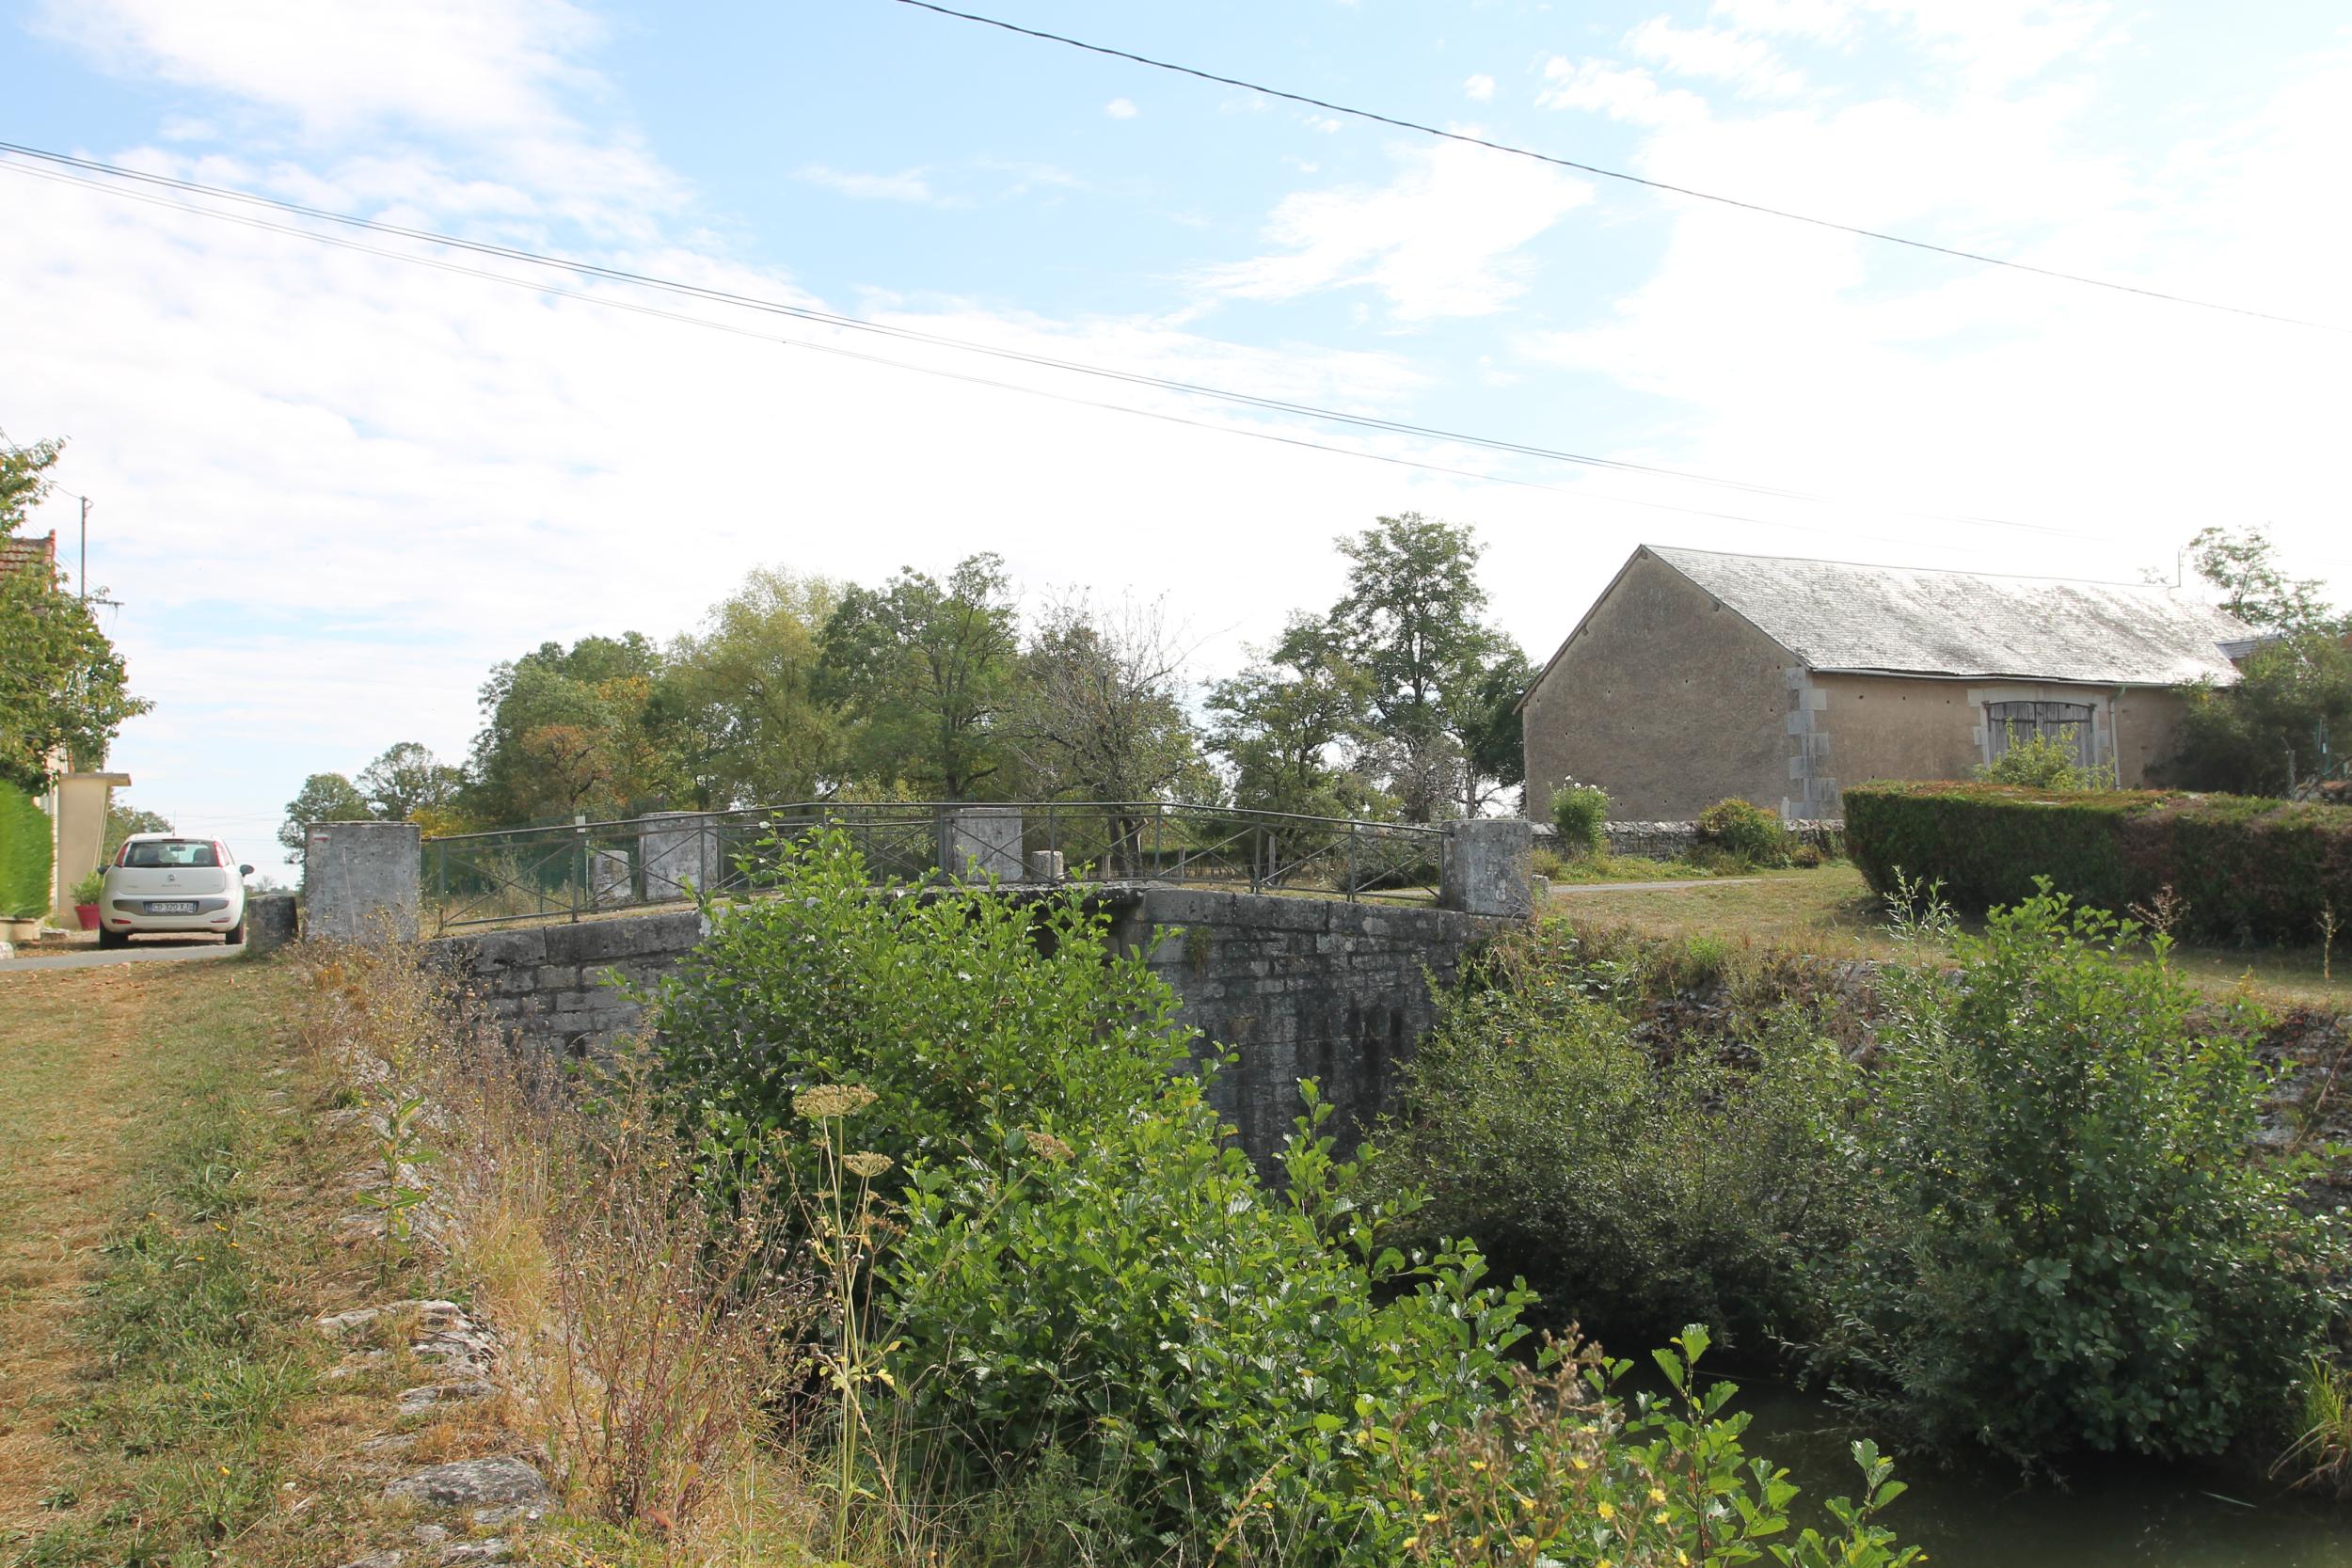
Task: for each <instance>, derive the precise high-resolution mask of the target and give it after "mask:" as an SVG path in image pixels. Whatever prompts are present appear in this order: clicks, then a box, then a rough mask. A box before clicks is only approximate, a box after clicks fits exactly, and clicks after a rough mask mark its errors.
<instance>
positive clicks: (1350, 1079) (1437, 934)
mask: <svg viewBox="0 0 2352 1568" xmlns="http://www.w3.org/2000/svg"><path fill="white" fill-rule="evenodd" d="M1004 896H1021V895H1020V894H1018V893H1012V892H1009V893H1007V894H1006V895H1004ZM1032 896H1033V895H1032ZM1090 896H1091V897H1092V898H1093V900H1094V901H1095V902H1096V904H1097V905H1098V907H1100V908H1102V909H1103V910H1104V911H1105V913H1106V914H1107V915H1108V916H1109V918H1110V920H1111V922H1112V937H1113V940H1114V942H1116V943H1117V945H1118V946H1119V947H1120V949H1121V950H1125V949H1129V948H1133V949H1136V950H1137V951H1139V952H1141V953H1142V955H1143V957H1144V959H1145V961H1146V962H1147V963H1148V964H1149V965H1150V966H1151V968H1152V972H1153V973H1154V974H1158V975H1159V976H1160V977H1161V978H1162V979H1164V980H1166V981H1167V982H1168V985H1169V987H1170V988H1171V989H1172V990H1174V991H1175V992H1176V994H1177V996H1178V998H1179V999H1180V1001H1181V1003H1182V1008H1181V1011H1180V1012H1179V1014H1178V1018H1179V1021H1180V1022H1183V1023H1184V1024H1187V1025H1189V1026H1190V1027H1192V1028H1194V1029H1197V1030H1199V1031H1200V1035H1201V1038H1200V1041H1199V1042H1198V1044H1197V1045H1196V1047H1195V1050H1196V1054H1197V1055H1200V1056H1205V1055H1208V1054H1211V1053H1216V1052H1218V1051H1219V1050H1220V1049H1222V1050H1230V1051H1232V1053H1235V1055H1236V1057H1237V1060H1236V1061H1235V1062H1234V1063H1233V1064H1232V1066H1230V1067H1227V1068H1225V1069H1222V1070H1221V1071H1220V1072H1219V1074H1218V1076H1217V1079H1216V1084H1215V1085H1214V1086H1213V1088H1212V1090H1211V1097H1210V1098H1211V1102H1212V1103H1213V1104H1215V1105H1216V1107H1217V1109H1218V1110H1219V1111H1220V1112H1222V1113H1223V1114H1224V1116H1225V1117H1226V1119H1227V1120H1228V1121H1229V1122H1230V1123H1232V1126H1234V1127H1235V1128H1236V1129H1237V1130H1238V1132H1239V1136H1240V1142H1241V1145H1242V1147H1243V1148H1246V1149H1247V1150H1248V1152H1249V1154H1250V1157H1251V1158H1253V1159H1255V1160H1257V1161H1258V1162H1259V1163H1260V1164H1266V1163H1267V1162H1269V1161H1270V1160H1271V1159H1272V1158H1273V1156H1274V1155H1275V1154H1276V1153H1277V1152H1278V1151H1279V1149H1280V1148H1281V1146H1282V1140H1283V1139H1284V1138H1285V1137H1287V1136H1288V1135H1289V1133H1290V1131H1291V1123H1292V1120H1293V1118H1294V1117H1296V1116H1298V1114H1299V1112H1300V1110H1301V1109H1302V1101H1300V1099H1299V1095H1298V1080H1299V1079H1301V1078H1314V1079H1317V1080H1319V1081H1320V1082H1321V1084H1322V1085H1323V1090H1324V1094H1325V1097H1326V1098H1327V1100H1329V1101H1331V1103H1332V1106H1333V1108H1334V1111H1335V1117H1334V1124H1333V1127H1332V1128H1331V1131H1333V1132H1336V1133H1337V1134H1338V1135H1339V1136H1340V1137H1341V1140H1342V1142H1343V1143H1345V1144H1352V1143H1354V1142H1355V1141H1356V1140H1357V1139H1358V1137H1359V1136H1360V1134H1361V1133H1362V1132H1363V1130H1364V1129H1365V1128H1366V1127H1368V1126H1369V1125H1370V1123H1371V1121H1372V1118H1373V1117H1375V1115H1376V1114H1377V1113H1378V1111H1379V1110H1380V1108H1381V1107H1382V1106H1383V1105H1384V1104H1385V1103H1387V1101H1388V1100H1389V1097H1390V1096H1391V1093H1392V1092H1393V1090H1394V1087H1395V1073H1396V1069H1397V1067H1398V1065H1399V1064H1400V1063H1402V1062H1403V1061H1404V1059H1405V1058H1406V1056H1407V1055H1408V1054H1409V1053H1411V1051H1412V1048H1413V1046H1414V1044H1415V1043H1416V1042H1417V1041H1418V1040H1419V1039H1420V1038H1421V1037H1422V1035H1423V1034H1425V1033H1427V1031H1428V1029H1429V1026H1430V1024H1431V1023H1432V1022H1433V1021H1434V1020H1435V1017H1436V1013H1437V1004H1436V1000H1435V998H1434V996H1433V995H1432V993H1431V990H1430V982H1431V980H1432V979H1433V978H1434V979H1435V980H1437V981H1438V983H1440V984H1443V983H1445V982H1447V981H1450V980H1451V979H1452V978H1453V977H1454V975H1455V974H1457V973H1458V972H1459V970H1460V967H1461V963H1462V959H1463V958H1465V957H1466V956H1467V955H1468V954H1469V953H1470V951H1471V950H1472V949H1473V948H1474V947H1476V946H1477V945H1478V944H1479V943H1480V942H1484V941H1486V939H1488V938H1489V937H1491V936H1493V935H1495V934H1496V933H1498V932H1500V931H1502V930H1505V929H1507V928H1509V927H1512V926H1513V925H1515V924H1517V922H1516V921H1514V920H1512V919H1510V918H1508V917H1504V916H1484V915H1471V914H1463V913H1459V912H1456V911H1452V910H1440V909H1427V908H1413V907H1406V906H1397V905H1382V904H1348V903H1343V902H1340V901H1338V900H1335V899H1327V898H1295V897H1283V896H1280V895H1274V894H1246V893H1223V892H1215V891H1209V890H1203V889H1195V888H1176V887H1166V886H1160V885H1156V884H1148V883H1147V884H1125V885H1115V886H1109V887H1104V888H1101V889H1099V890H1096V891H1094V892H1093V893H1092V894H1091V895H1090ZM721 918H724V916H722V917H721ZM706 932H707V927H705V925H704V924H703V918H702V916H701V914H700V913H698V912H697V911H692V910H688V911H677V912H670V913H661V914H648V915H636V916H630V917H626V918H621V919H613V920H597V921H586V922H582V923H580V924H579V925H551V926H534V927H523V928H519V929H514V930H504V931H487V932H481V933H477V934H472V935H467V936H456V937H442V938H439V939H437V940H436V941H434V942H428V943H426V944H425V947H426V951H427V953H428V954H430V955H432V956H434V957H435V958H437V959H438V960H439V961H440V962H442V963H445V964H447V965H449V966H450V967H451V968H452V969H453V971H454V972H455V974H457V975H458V976H459V978H460V981H461V983H462V985H463V987H464V989H465V990H466V991H467V993H468V994H469V997H470V999H471V1001H472V1005H473V1006H475V1007H477V1008H478V1009H479V1010H480V1014H481V1016H482V1017H484V1018H485V1020H486V1021H488V1022H491V1023H492V1024H493V1025H495V1026H496V1027H498V1028H499V1029H501V1030H502V1031H503V1032H504V1033H505V1034H506V1035H507V1037H509V1038H510V1039H511V1040H512V1041H513V1042H514V1043H515V1045H516V1048H517V1049H520V1050H526V1051H537V1052H546V1053H559V1054H564V1055H575V1056H577V1055H590V1054H595V1053H599V1052H602V1051H605V1050H607V1049H609V1048H610V1047H611V1046H612V1043H613V1042H614V1040H615V1039H617V1038H618V1037H620V1036H622V1035H625V1034H627V1033H628V1032H630V1031H631V1030H634V1029H635V1028H637V1027H638V1025H639V1023H640V1022H641V1015H640V1009H639V1007H638V1006H637V1005H636V1004H635V1003H633V1002H631V1001H630V1000H629V999H628V995H627V994H626V990H625V989H624V984H622V983H626V984H628V985H634V986H638V987H650V986H651V985H652V984H654V983H655V982H657V981H658V980H660V978H661V976H662V975H664V974H667V973H668V972H669V970H670V968H671V967H672V966H673V965H674V964H675V963H676V962H677V960H678V959H679V958H681V957H682V956H684V955H685V954H686V953H688V952H690V951H691V950H692V948H693V947H694V946H695V945H696V944H697V943H698V942H701V940H702V939H703V937H704V935H705V934H706ZM616 980H617V981H618V982H622V983H616Z"/></svg>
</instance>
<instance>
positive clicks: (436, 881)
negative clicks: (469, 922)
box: [433, 838, 449, 931]
mask: <svg viewBox="0 0 2352 1568" xmlns="http://www.w3.org/2000/svg"><path fill="white" fill-rule="evenodd" d="M433 928H434V929H435V930H436V931H446V930H447V929H449V841H448V840H447V839H440V838H437V839H435V840H434V841H433Z"/></svg>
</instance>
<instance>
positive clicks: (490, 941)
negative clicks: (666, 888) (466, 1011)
mask: <svg viewBox="0 0 2352 1568" xmlns="http://www.w3.org/2000/svg"><path fill="white" fill-rule="evenodd" d="M708 929H709V928H708V927H707V926H706V925H704V923H703V917H702V913H701V911H698V910H683V911H669V912H665V913H661V914H641V915H631V916H628V917H626V918H623V919H618V920H591V921H583V922H581V923H580V924H579V925H576V926H568V925H567V926H527V927H517V928H516V929H513V930H505V931H483V932H478V933H475V934H473V935H469V936H461V937H441V938H439V939H437V940H436V941H433V942H426V943H425V944H424V948H425V952H426V954H427V955H428V956H429V957H430V958H434V959H436V960H437V961H439V962H441V963H443V964H445V965H447V966H448V967H449V968H450V969H451V971H452V972H453V973H454V974H456V975H457V977H458V980H459V983H460V985H461V987H462V988H463V990H465V992H466V994H467V997H468V999H469V1003H470V1004H471V1006H473V1007H474V1008H475V1009H476V1010H477V1012H478V1013H479V1015H480V1016H481V1017H483V1018H484V1019H485V1020H487V1021H488V1022H490V1023H492V1024H493V1025H495V1026H496V1027H498V1028H499V1029H500V1030H501V1031H502V1032H503V1033H504V1034H505V1035H506V1036H507V1037H509V1038H510V1039H511V1040H513V1041H514V1042H515V1043H516V1046H517V1047H518V1048H520V1049H524V1050H532V1051H544V1052H550V1053H560V1054H563V1055H567V1056H585V1055H593V1054H596V1053H601V1052H604V1051H607V1050H610V1049H611V1048H612V1043H613V1041H614V1040H615V1039H617V1038H618V1037H621V1036H623V1035H626V1034H628V1033H629V1032H630V1031H631V1030H633V1029H635V1028H636V1027H637V1024H638V1022H639V1017H640V1012H641V1009H640V1008H639V1007H638V1006H637V1004H636V1003H634V1002H632V1001H630V1000H629V998H628V993H627V990H626V988H627V987H628V986H639V987H650V986H651V985H653V984H654V983H655V982H656V981H658V980H660V978H661V977H662V976H663V975H664V974H668V973H669V972H670V967H671V966H672V965H673V964H675V963H676V962H677V960H678V959H679V958H681V957H683V956H684V955H685V954H687V953H689V952H691V951H692V949H693V947H694V945H695V944H696V943H697V942H701V941H702V939H703V938H704V937H705V936H706V935H707V933H708Z"/></svg>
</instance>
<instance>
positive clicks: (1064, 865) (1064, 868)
mask: <svg viewBox="0 0 2352 1568" xmlns="http://www.w3.org/2000/svg"><path fill="white" fill-rule="evenodd" d="M1069 875H1070V869H1069V862H1068V861H1067V860H1066V859H1065V858H1064V857H1063V855H1062V852H1061V851H1060V850H1059V849H1039V850H1037V851H1035V852H1034V853H1032V854H1031V855H1030V856H1029V880H1031V881H1033V882H1058V881H1060V880H1062V879H1064V878H1066V877H1068V876H1069Z"/></svg>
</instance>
